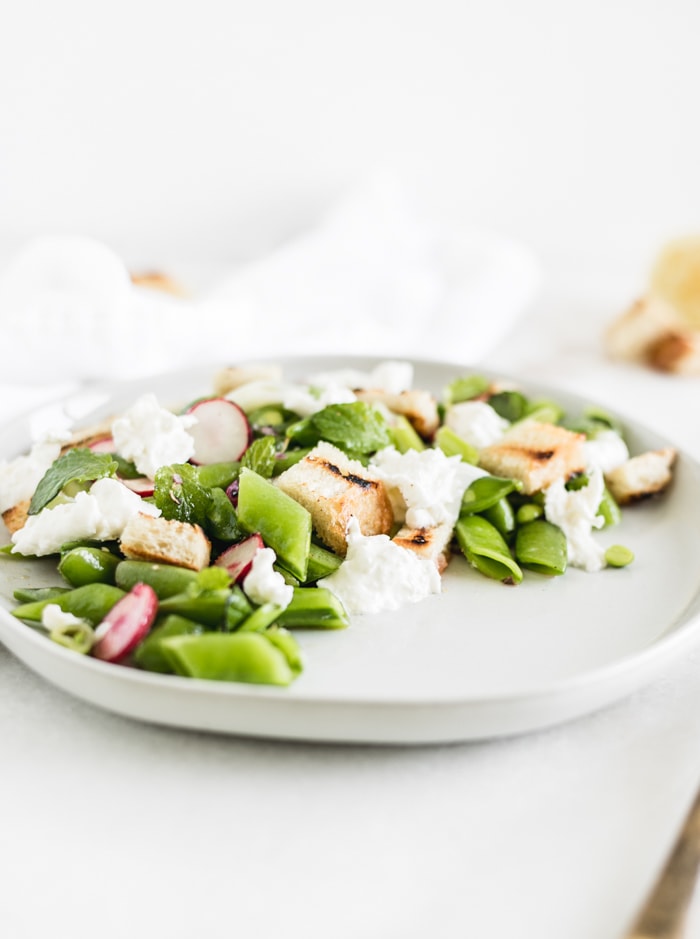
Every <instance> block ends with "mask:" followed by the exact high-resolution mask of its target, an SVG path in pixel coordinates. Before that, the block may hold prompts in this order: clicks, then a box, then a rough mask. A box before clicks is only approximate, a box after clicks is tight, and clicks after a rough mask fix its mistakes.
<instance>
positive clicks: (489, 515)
mask: <svg viewBox="0 0 700 939" xmlns="http://www.w3.org/2000/svg"><path fill="white" fill-rule="evenodd" d="M482 515H483V516H484V518H485V519H486V520H487V521H488V522H491V524H492V525H493V526H494V528H496V529H498V531H499V532H500V533H501V534H502V535H503V537H504V538H507V537H508V535H510V534H512V533H513V532H514V531H515V515H514V514H513V509H512V507H511V504H510V502H509V501H508V500H507V499H499V500H498V502H497V503H496V504H495V505H492V506H491V507H490V508H488V509H484V511H483V512H482Z"/></svg>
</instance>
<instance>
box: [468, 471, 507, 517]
mask: <svg viewBox="0 0 700 939" xmlns="http://www.w3.org/2000/svg"><path fill="white" fill-rule="evenodd" d="M520 488H521V484H520V483H519V482H518V481H517V480H515V479H501V478H500V477H498V476H480V477H479V479H475V480H474V482H473V483H471V485H470V486H469V487H468V489H467V490H466V492H465V493H464V495H463V496H462V507H461V509H460V514H461V515H474V514H476V513H477V512H484V511H485V510H486V509H490V508H491V506H493V505H496V503H498V502H500V501H501V499H505V497H506V496H507V495H509V494H510V493H511V492H514V491H515V490H517V489H520Z"/></svg>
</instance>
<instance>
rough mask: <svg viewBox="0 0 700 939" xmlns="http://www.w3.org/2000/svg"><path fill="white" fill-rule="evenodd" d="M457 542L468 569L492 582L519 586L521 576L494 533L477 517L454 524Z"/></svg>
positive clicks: (470, 517)
mask: <svg viewBox="0 0 700 939" xmlns="http://www.w3.org/2000/svg"><path fill="white" fill-rule="evenodd" d="M456 532H457V541H458V542H459V546H460V548H461V549H462V553H463V554H464V556H465V558H466V559H467V561H469V563H470V564H471V565H472V567H475V568H476V569H477V570H478V571H481V573H482V574H486V576H487V577H491V578H493V579H494V580H501V581H504V582H509V583H516V584H519V583H520V582H521V580H522V579H523V572H522V571H521V570H520V568H519V567H518V565H517V564H516V563H515V561H514V560H513V558H512V557H511V554H510V551H509V550H508V545H507V544H506V543H505V541H504V540H503V537H502V536H501V534H500V532H499V531H498V529H496V528H494V526H493V525H492V524H491V523H490V522H488V521H487V520H486V519H485V518H482V517H481V516H480V515H466V516H464V517H463V518H460V520H459V521H458V522H457V527H456Z"/></svg>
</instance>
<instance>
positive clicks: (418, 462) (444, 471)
mask: <svg viewBox="0 0 700 939" xmlns="http://www.w3.org/2000/svg"><path fill="white" fill-rule="evenodd" d="M371 463H372V469H373V470H374V472H375V475H376V476H378V477H379V479H381V480H383V482H384V484H385V485H386V487H387V491H388V493H389V498H390V499H391V503H392V509H393V510H394V516H395V518H396V519H397V520H398V521H405V522H406V524H407V525H408V526H409V527H410V528H431V527H432V526H433V525H440V524H442V523H443V522H448V523H449V524H451V525H454V524H455V522H456V520H457V516H458V514H459V507H460V504H461V501H462V496H463V495H464V490H465V489H466V488H467V486H469V485H470V484H471V483H472V482H473V481H474V480H475V479H477V478H478V477H479V476H485V475H486V473H485V472H484V470H482V469H479V467H477V466H472V465H471V464H469V463H464V462H463V461H462V460H461V458H460V457H459V456H450V457H448V456H445V454H444V453H443V452H442V450H437V449H436V450H433V449H427V450H420V451H419V450H407V451H406V453H399V451H398V450H396V449H395V447H386V448H385V449H383V450H379V451H378V452H377V453H375V455H374V456H373V457H372V461H371Z"/></svg>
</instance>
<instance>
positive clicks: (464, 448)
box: [435, 425, 479, 466]
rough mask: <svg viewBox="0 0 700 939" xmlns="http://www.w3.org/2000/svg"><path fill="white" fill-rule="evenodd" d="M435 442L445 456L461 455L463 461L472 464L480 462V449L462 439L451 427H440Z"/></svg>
mask: <svg viewBox="0 0 700 939" xmlns="http://www.w3.org/2000/svg"><path fill="white" fill-rule="evenodd" d="M435 443H436V444H437V446H438V447H439V448H440V449H441V450H442V452H443V453H444V454H445V456H458V457H461V459H462V462H463V463H471V464H472V466H476V464H477V463H478V462H479V451H478V450H477V449H476V447H473V446H472V445H471V444H470V443H467V441H466V440H462V438H461V437H460V436H458V434H456V433H455V432H454V431H453V430H452V428H451V427H445V426H444V425H443V426H442V427H440V428H439V429H438V431H437V432H436V434H435Z"/></svg>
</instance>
